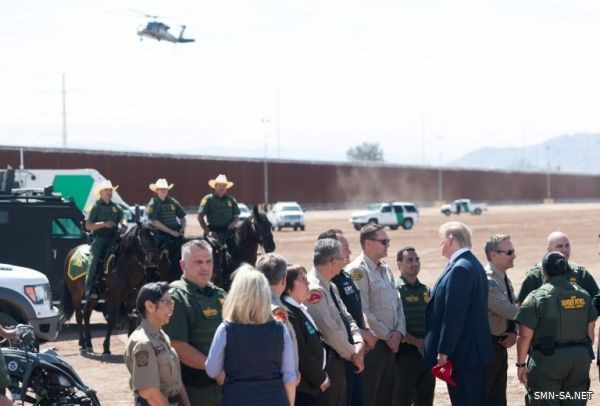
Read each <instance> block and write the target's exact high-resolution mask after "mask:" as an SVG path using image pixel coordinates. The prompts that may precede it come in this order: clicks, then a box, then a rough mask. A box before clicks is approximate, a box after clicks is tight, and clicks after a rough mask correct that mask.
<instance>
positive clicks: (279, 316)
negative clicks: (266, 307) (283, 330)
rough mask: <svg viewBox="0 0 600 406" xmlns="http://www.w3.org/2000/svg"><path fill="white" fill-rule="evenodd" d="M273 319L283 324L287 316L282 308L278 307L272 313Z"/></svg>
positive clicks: (286, 320)
mask: <svg viewBox="0 0 600 406" xmlns="http://www.w3.org/2000/svg"><path fill="white" fill-rule="evenodd" d="M273 317H275V318H276V319H277V320H279V321H282V322H284V323H287V322H288V315H287V312H286V311H285V309H284V308H283V307H278V308H277V309H275V311H274V312H273Z"/></svg>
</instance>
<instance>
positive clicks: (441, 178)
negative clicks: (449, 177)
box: [437, 135, 444, 202]
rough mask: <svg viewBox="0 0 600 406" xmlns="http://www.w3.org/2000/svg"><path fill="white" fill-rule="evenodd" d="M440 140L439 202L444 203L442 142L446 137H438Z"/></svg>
mask: <svg viewBox="0 0 600 406" xmlns="http://www.w3.org/2000/svg"><path fill="white" fill-rule="evenodd" d="M437 139H438V147H439V148H440V162H439V167H438V201H440V202H441V201H442V189H443V183H442V182H443V180H444V179H443V175H442V151H443V148H442V140H443V139H444V137H442V136H441V135H438V136H437Z"/></svg>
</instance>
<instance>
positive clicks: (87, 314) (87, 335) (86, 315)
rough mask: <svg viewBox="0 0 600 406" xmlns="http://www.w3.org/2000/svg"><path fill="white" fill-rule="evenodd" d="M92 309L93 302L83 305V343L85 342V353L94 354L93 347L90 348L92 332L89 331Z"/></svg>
mask: <svg viewBox="0 0 600 406" xmlns="http://www.w3.org/2000/svg"><path fill="white" fill-rule="evenodd" d="M93 308H94V302H93V301H89V300H88V301H87V302H86V303H85V308H84V311H83V323H84V341H85V349H86V351H87V352H94V347H93V346H92V332H91V329H90V318H91V317H92V310H93Z"/></svg>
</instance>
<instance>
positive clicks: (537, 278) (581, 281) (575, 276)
mask: <svg viewBox="0 0 600 406" xmlns="http://www.w3.org/2000/svg"><path fill="white" fill-rule="evenodd" d="M565 276H566V278H567V279H568V280H569V281H571V283H572V284H577V285H579V286H580V287H582V288H583V289H585V290H586V291H587V293H589V294H590V296H591V297H594V296H596V293H598V285H597V284H596V281H595V280H594V277H593V276H592V274H591V273H589V272H588V270H587V269H585V268H584V267H583V266H581V265H579V264H577V263H575V262H571V261H569V265H568V266H567V273H566V274H565ZM543 282H544V278H543V276H542V266H541V264H537V265H536V266H534V267H533V268H531V270H530V271H529V272H527V275H526V276H525V280H524V281H523V284H522V285H521V290H520V291H519V297H518V298H517V301H518V302H519V303H523V301H524V300H525V298H526V297H527V295H528V294H529V293H530V292H532V291H534V290H535V289H538V288H539V287H540V286H542V284H543Z"/></svg>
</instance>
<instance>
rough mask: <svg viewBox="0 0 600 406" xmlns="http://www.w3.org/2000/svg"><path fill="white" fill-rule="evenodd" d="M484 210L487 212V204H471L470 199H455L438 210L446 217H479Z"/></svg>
mask: <svg viewBox="0 0 600 406" xmlns="http://www.w3.org/2000/svg"><path fill="white" fill-rule="evenodd" d="M484 210H487V204H485V203H473V202H471V199H457V200H455V201H453V202H452V203H450V204H445V205H443V206H442V208H441V209H440V211H441V212H442V213H443V214H445V215H446V216H449V215H451V214H460V213H470V214H475V215H480V214H481V213H483V211H484Z"/></svg>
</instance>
